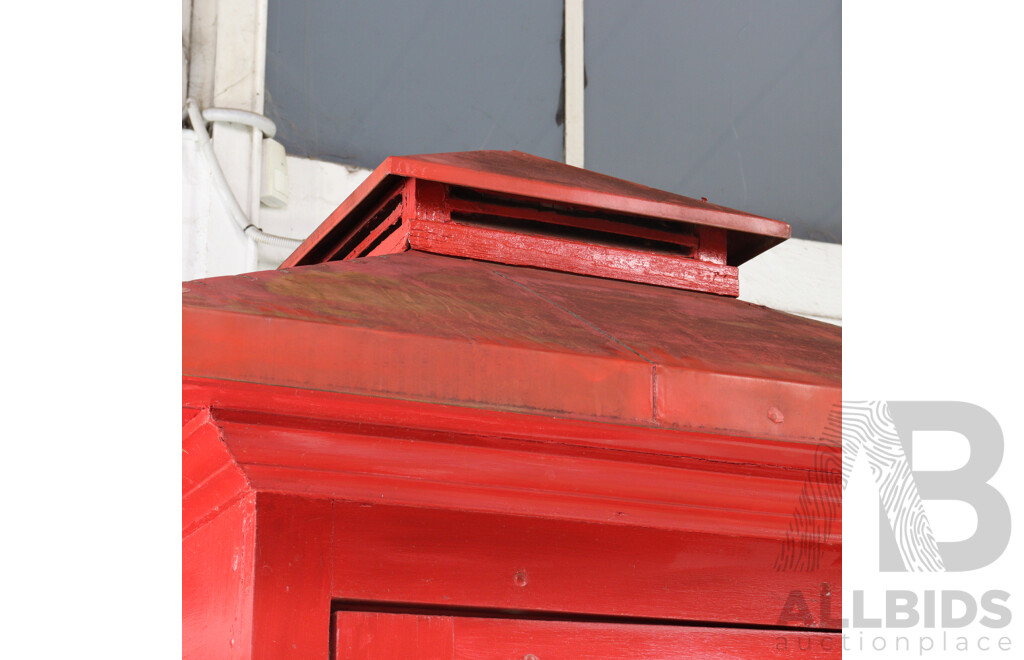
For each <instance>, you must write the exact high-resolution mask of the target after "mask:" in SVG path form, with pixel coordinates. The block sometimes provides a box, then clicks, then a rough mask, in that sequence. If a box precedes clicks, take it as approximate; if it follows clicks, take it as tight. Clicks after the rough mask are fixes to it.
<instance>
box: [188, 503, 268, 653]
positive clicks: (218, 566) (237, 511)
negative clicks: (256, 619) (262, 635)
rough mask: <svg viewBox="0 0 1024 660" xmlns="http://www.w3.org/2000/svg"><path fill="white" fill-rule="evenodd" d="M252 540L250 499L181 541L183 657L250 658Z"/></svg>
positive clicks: (253, 537) (253, 518) (229, 509)
mask: <svg viewBox="0 0 1024 660" xmlns="http://www.w3.org/2000/svg"><path fill="white" fill-rule="evenodd" d="M255 538H256V513H255V495H253V494H249V495H248V496H246V497H244V498H242V499H240V500H236V501H235V502H234V504H232V505H229V506H228V507H227V508H226V509H224V510H223V511H221V512H220V514H219V515H217V516H216V517H214V518H213V519H211V520H209V521H208V522H207V523H206V524H205V525H203V526H200V527H197V528H195V530H194V531H193V532H192V533H191V534H189V535H187V536H185V537H184V538H183V539H182V546H181V624H182V625H181V641H182V657H184V658H186V659H188V660H191V659H195V660H201V659H206V658H223V659H224V660H242V659H243V658H245V659H247V660H248V659H249V658H251V657H252V655H251V654H252V604H253V597H252V596H253V562H254V555H255V545H254V543H255Z"/></svg>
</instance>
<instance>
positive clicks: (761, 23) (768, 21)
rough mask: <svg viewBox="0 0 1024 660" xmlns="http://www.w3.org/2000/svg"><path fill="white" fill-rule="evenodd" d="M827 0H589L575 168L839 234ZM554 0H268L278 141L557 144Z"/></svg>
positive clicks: (370, 151)
mask: <svg viewBox="0 0 1024 660" xmlns="http://www.w3.org/2000/svg"><path fill="white" fill-rule="evenodd" d="M840 6H841V5H840V0H691V1H680V0H675V1H671V0H586V2H585V7H584V23H585V26H586V73H587V92H586V165H587V168H588V169H591V170H595V171H598V172H604V173H607V174H611V175H613V176H618V177H621V178H624V179H629V180H633V181H638V182H640V183H643V184H646V185H650V186H654V187H656V188H663V189H665V190H671V191H673V192H678V193H681V194H684V195H689V196H692V197H701V196H704V197H707V198H708V199H709V201H711V202H714V203H717V204H722V205H725V206H730V207H734V208H738V209H742V210H744V211H750V212H752V213H758V214H760V215H765V216H768V217H772V218H778V219H780V220H785V221H787V222H789V223H791V224H792V225H793V235H794V236H796V237H800V238H809V239H814V240H823V241H829V242H834V243H839V242H841V241H842V216H841V204H840V202H841V192H840V191H841V133H840V126H841V83H840V80H841V79H840V74H841V69H840V56H841V41H840V39H841V22H840V21H841V12H840ZM561 31H562V2H561V0H529V1H524V0H517V1H515V2H512V1H499V0H421V1H412V0H375V1H373V2H368V1H366V2H357V1H355V0H347V1H342V2H337V1H336V2H326V1H317V0H271V2H270V9H269V25H268V30H267V36H268V40H267V103H266V112H267V114H268V116H270V117H271V118H272V119H274V121H275V122H277V124H278V139H280V140H281V142H283V143H284V145H285V147H286V148H287V149H288V151H289V153H291V154H294V155H300V156H309V157H314V158H322V159H325V160H331V161H335V162H340V163H346V164H350V165H361V166H364V167H370V168H372V167H376V166H377V165H378V164H379V163H380V162H381V161H382V160H383V159H384V158H385V157H387V156H389V155H392V154H415V153H429V152H439V151H463V150H471V149H518V150H520V151H526V152H529V153H532V154H535V155H538V156H543V157H545V158H551V159H555V160H561V158H562V128H561V126H560V125H559V124H558V117H557V115H558V111H559V103H560V94H561V80H562V64H561V53H560V44H559V40H560V37H561Z"/></svg>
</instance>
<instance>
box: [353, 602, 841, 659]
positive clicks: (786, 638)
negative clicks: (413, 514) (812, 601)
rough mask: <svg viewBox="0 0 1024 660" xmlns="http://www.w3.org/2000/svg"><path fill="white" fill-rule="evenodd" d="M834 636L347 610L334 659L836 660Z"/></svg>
mask: <svg viewBox="0 0 1024 660" xmlns="http://www.w3.org/2000/svg"><path fill="white" fill-rule="evenodd" d="M840 649H841V641H840V639H839V635H838V634H835V633H818V632H807V631H786V630H748V629H736V628H731V629H730V628H705V627H699V626H673V625H649V624H629V623H597V622H576V621H539V620H527V619H500V618H479V617H467V616H443V615H441V616H438V615H418V614H394V613H385V612H356V611H344V612H336V613H335V614H334V658H335V660H370V659H375V660H389V659H395V660H397V659H402V660H415V659H420V658H421V659H424V660H426V659H430V660H455V659H456V658H457V659H459V660H563V659H571V660H597V659H599V658H600V659H602V660H609V659H612V658H616V659H617V658H622V659H626V658H628V659H630V660H653V659H655V658H657V659H659V660H660V659H669V658H744V659H747V658H797V657H799V658H806V659H808V660H810V659H813V658H838V657H839V656H840V653H841V650H840Z"/></svg>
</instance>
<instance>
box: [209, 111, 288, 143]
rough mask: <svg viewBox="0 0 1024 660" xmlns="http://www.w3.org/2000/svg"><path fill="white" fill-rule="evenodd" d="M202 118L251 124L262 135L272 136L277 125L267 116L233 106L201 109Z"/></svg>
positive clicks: (211, 120) (275, 131)
mask: <svg viewBox="0 0 1024 660" xmlns="http://www.w3.org/2000/svg"><path fill="white" fill-rule="evenodd" d="M203 119H205V120H206V121H208V122H218V121H225V122H228V123H231V124H242V125H244V126H252V127H253V128H255V129H257V130H258V131H260V132H262V133H263V136H264V137H268V138H272V137H274V135H276V134H277V125H275V124H274V122H273V121H272V120H271V119H270V118H269V117H264V116H263V115H260V114H256V113H255V112H249V111H248V110H236V109H234V108H207V109H206V110H203Z"/></svg>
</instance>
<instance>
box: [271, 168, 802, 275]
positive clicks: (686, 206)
mask: <svg viewBox="0 0 1024 660" xmlns="http://www.w3.org/2000/svg"><path fill="white" fill-rule="evenodd" d="M400 178H416V179H422V180H426V181H435V182H439V183H444V184H449V185H455V186H462V187H466V188H472V189H475V190H482V191H488V192H493V193H501V194H508V195H518V196H522V197H530V198H535V199H540V200H546V201H551V202H559V203H564V204H572V205H578V206H584V207H589V208H593V209H596V210H603V211H613V212H618V213H627V214H631V215H636V216H643V217H649V218H655V219H659V220H670V221H671V220H675V221H680V222H686V223H692V224H697V225H706V226H711V227H720V228H723V229H726V230H728V231H729V252H730V257H729V263H730V264H731V265H739V264H740V263H743V262H744V261H747V260H749V259H751V258H752V257H754V256H756V255H758V254H760V253H761V252H764V251H765V250H767V249H769V248H770V247H772V246H773V245H776V244H778V243H780V242H782V241H784V240H786V239H787V238H789V236H790V227H789V225H788V224H787V223H785V222H780V221H778V220H772V219H769V218H763V217H761V216H757V215H753V214H750V213H744V212H742V211H736V210H733V209H729V208H726V207H724V206H718V205H716V204H710V203H707V202H702V201H700V200H697V199H692V198H690V197H684V196H682V195H677V194H674V193H670V192H666V191H663V190H657V189H655V188H648V187H647V186H642V185H640V184H638V183H632V182H630V181H624V180H622V179H616V178H615V177H611V176H607V175H604V174H599V173H597V172H592V171H589V170H585V169H581V168H578V167H573V166H571V165H566V164H564V163H559V162H556V161H552V160H548V159H546V158H539V157H537V156H532V155H530V154H525V153H522V152H519V151H467V152H456V153H443V154H424V155H419V156H391V157H389V158H388V159H387V160H385V161H384V162H383V163H381V165H380V166H379V167H378V168H377V169H376V170H374V171H373V173H372V174H371V175H370V176H369V177H368V178H367V179H366V180H365V181H364V182H363V183H362V184H361V185H360V186H359V187H358V188H357V189H356V190H355V191H354V192H353V193H352V194H351V195H350V196H349V197H348V199H346V200H345V201H344V202H343V203H342V204H341V206H339V207H338V209H337V210H336V211H334V213H332V214H331V215H330V217H328V218H327V219H326V220H325V221H324V222H323V223H322V224H321V225H320V226H319V227H318V228H317V229H316V230H315V231H314V232H313V234H311V235H310V236H309V238H307V239H306V241H305V242H303V243H302V245H300V246H299V247H298V248H297V249H296V250H295V252H294V253H293V254H292V255H291V256H290V257H288V259H286V260H285V262H284V264H283V265H282V267H285V268H287V267H291V266H294V265H297V264H300V263H304V262H303V257H304V256H305V255H307V254H308V253H309V252H310V251H311V250H312V249H313V248H314V247H315V246H316V245H317V244H318V243H319V242H320V241H321V240H323V239H324V238H325V237H326V236H327V235H328V234H329V233H330V232H331V231H332V230H333V229H335V228H336V227H338V226H339V225H340V224H342V223H344V222H345V221H346V219H347V218H348V216H349V215H350V214H351V213H352V212H353V211H356V210H357V209H358V208H359V207H360V206H361V205H364V204H367V203H371V202H372V201H373V200H374V199H375V198H376V197H377V196H379V195H380V194H381V193H382V191H384V190H387V189H389V188H391V186H392V185H393V184H394V183H395V181H396V179H400Z"/></svg>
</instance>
